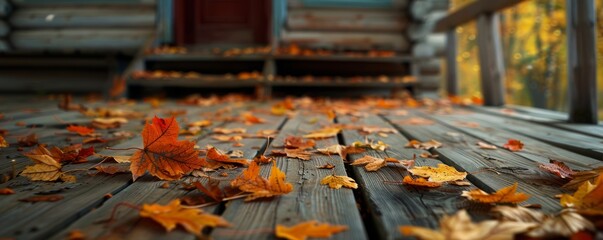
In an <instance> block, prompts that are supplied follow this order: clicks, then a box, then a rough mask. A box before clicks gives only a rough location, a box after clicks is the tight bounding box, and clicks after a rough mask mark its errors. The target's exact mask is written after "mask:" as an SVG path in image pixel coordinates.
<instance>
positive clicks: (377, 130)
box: [360, 126, 398, 134]
mask: <svg viewBox="0 0 603 240" xmlns="http://www.w3.org/2000/svg"><path fill="white" fill-rule="evenodd" d="M360 131H361V132H364V133H368V134H370V133H398V131H397V130H396V129H393V128H388V127H367V126H365V127H362V128H360Z"/></svg>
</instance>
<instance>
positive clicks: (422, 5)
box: [409, 0, 448, 22]
mask: <svg viewBox="0 0 603 240" xmlns="http://www.w3.org/2000/svg"><path fill="white" fill-rule="evenodd" d="M446 10H448V1H447V0H417V1H413V2H412V3H411V4H410V9H409V12H410V16H411V17H412V19H414V20H416V21H420V22H423V21H425V20H427V15H428V14H429V13H430V12H433V11H446Z"/></svg>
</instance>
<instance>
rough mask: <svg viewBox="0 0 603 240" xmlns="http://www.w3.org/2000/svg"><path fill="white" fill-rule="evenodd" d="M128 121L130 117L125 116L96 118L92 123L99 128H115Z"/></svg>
mask: <svg viewBox="0 0 603 240" xmlns="http://www.w3.org/2000/svg"><path fill="white" fill-rule="evenodd" d="M126 123H128V119H126V118H123V117H116V118H95V119H93V120H92V123H91V124H90V125H91V126H92V127H93V128H97V129H113V128H119V127H121V125H122V124H126Z"/></svg>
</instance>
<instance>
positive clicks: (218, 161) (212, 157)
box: [205, 147, 249, 169]
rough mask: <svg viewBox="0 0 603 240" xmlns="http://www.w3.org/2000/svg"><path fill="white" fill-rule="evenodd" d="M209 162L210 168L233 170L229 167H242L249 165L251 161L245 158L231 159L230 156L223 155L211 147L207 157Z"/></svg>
mask: <svg viewBox="0 0 603 240" xmlns="http://www.w3.org/2000/svg"><path fill="white" fill-rule="evenodd" d="M205 157H206V160H207V162H208V166H207V167H208V168H210V169H217V168H219V167H226V168H231V167H229V165H233V164H237V165H242V166H247V165H249V160H248V159H244V158H231V157H230V156H229V155H227V154H224V153H222V152H221V151H220V150H218V149H217V148H215V147H209V148H208V149H207V154H206V155H205Z"/></svg>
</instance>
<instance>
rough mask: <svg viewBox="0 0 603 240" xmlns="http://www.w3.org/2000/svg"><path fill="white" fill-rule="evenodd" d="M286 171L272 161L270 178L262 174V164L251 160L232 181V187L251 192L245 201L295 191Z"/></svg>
mask: <svg viewBox="0 0 603 240" xmlns="http://www.w3.org/2000/svg"><path fill="white" fill-rule="evenodd" d="M285 178H286V176H285V173H283V172H282V171H281V170H280V169H278V167H277V166H276V162H273V163H272V168H271V170H270V176H269V177H268V179H265V178H262V177H261V176H260V166H259V165H258V164H257V163H256V162H251V164H250V165H249V167H248V168H247V169H246V170H245V171H243V173H241V175H239V176H238V177H237V178H235V179H233V180H232V181H231V182H230V185H231V186H232V187H238V188H239V189H240V190H241V191H244V192H249V193H251V195H249V196H248V197H247V198H246V199H245V201H251V200H254V199H257V198H266V197H274V196H278V195H283V194H287V193H289V192H291V191H293V185H291V183H288V182H286V181H285Z"/></svg>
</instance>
